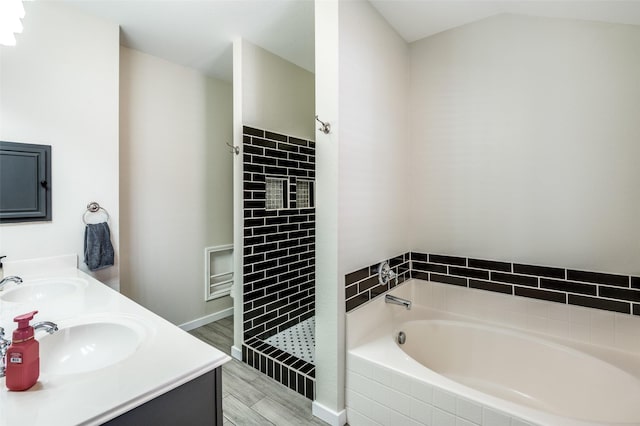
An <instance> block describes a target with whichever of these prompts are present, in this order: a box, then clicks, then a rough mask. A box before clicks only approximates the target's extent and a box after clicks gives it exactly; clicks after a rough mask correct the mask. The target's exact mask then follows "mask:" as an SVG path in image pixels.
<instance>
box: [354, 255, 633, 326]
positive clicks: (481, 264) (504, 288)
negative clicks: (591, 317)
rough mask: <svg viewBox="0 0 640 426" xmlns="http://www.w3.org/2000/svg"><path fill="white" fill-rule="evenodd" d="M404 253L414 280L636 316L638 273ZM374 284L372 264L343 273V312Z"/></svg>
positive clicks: (364, 298) (369, 294)
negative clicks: (636, 275) (593, 270)
mask: <svg viewBox="0 0 640 426" xmlns="http://www.w3.org/2000/svg"><path fill="white" fill-rule="evenodd" d="M404 256H408V258H409V260H410V262H409V263H408V268H409V273H410V276H411V277H412V278H417V279H421V280H426V281H433V282H439V283H444V284H451V285H457V286H462V287H469V288H476V289H481V290H487V291H494V292H498V293H503V294H511V295H515V296H523V297H530V298H534V299H540V300H547V301H552V302H558V303H565V304H571V305H578V306H585V307H589V308H596V309H603V310H607V311H614V312H620V313H625V314H634V315H640V277H633V276H629V275H620V274H609V273H601V272H591V271H579V270H574V269H567V268H557V267H549V266H539V265H527V264H521V263H510V262H504V261H497V260H484V259H473V258H466V257H459V256H445V255H440V254H428V253H415V252H411V253H407V254H405V255H404ZM366 272H369V275H366ZM373 278H375V280H374V279H373ZM407 278H408V277H407ZM356 282H357V284H358V285H359V286H360V285H362V288H360V287H354V283H356ZM366 283H370V284H371V285H372V287H368V286H367V284H366ZM374 283H376V284H377V276H375V277H373V271H372V270H371V267H367V268H363V269H361V270H359V271H356V272H353V273H351V274H347V275H346V276H345V299H346V301H347V303H346V305H347V306H346V308H347V309H346V310H347V312H348V311H350V310H352V309H354V308H356V307H358V306H360V305H361V304H363V303H366V302H368V301H369V300H371V299H373V298H374V297H375V296H377V295H378V294H381V293H384V292H386V291H387V289H384V288H381V289H378V288H376V287H374Z"/></svg>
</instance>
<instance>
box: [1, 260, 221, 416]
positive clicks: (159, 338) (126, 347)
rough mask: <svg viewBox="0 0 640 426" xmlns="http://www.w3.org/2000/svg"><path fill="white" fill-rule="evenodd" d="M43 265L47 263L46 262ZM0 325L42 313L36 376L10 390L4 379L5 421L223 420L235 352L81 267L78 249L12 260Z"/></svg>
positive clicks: (9, 330)
mask: <svg viewBox="0 0 640 426" xmlns="http://www.w3.org/2000/svg"><path fill="white" fill-rule="evenodd" d="M43 265H45V266H46V267H44V268H43V267H42V266H43ZM4 275H5V277H6V276H8V275H18V276H20V277H21V278H22V279H23V282H22V283H21V284H16V283H9V284H7V285H6V286H5V288H4V289H3V291H0V327H3V328H4V330H5V338H7V339H10V338H11V334H12V331H13V330H14V329H15V328H16V323H14V322H13V318H14V317H16V316H18V315H20V314H23V313H26V312H30V311H35V310H37V311H38V314H37V315H36V317H35V318H34V320H33V322H34V323H35V322H40V321H52V322H54V323H55V324H56V325H57V326H58V331H56V332H53V333H51V334H49V333H47V332H46V331H45V330H40V331H36V335H35V338H36V339H37V340H38V341H39V342H40V378H39V379H38V382H37V383H36V384H35V385H34V386H33V387H32V388H30V389H29V390H27V391H23V392H12V391H9V390H7V388H6V386H5V378H4V377H2V378H0V426H12V425H16V424H29V425H47V426H53V425H99V424H108V425H140V424H154V425H172V424H184V425H187V424H191V425H200V424H202V425H216V424H219V425H222V408H221V401H222V399H221V398H222V389H221V366H222V364H224V363H225V362H227V361H228V360H229V359H230V358H229V357H228V356H227V355H226V354H224V353H222V352H221V351H219V350H217V349H215V348H213V347H211V346H209V345H207V344H205V343H203V342H201V341H200V340H198V339H196V338H195V337H193V336H191V335H190V334H188V333H186V332H185V331H183V330H181V329H180V328H178V327H176V326H175V325H173V324H171V323H169V322H168V321H166V320H164V319H162V318H161V317H159V316H158V315H156V314H154V313H152V312H150V311H148V310H147V309H145V308H143V307H142V306H140V305H138V304H136V303H135V302H133V301H131V300H130V299H128V298H126V297H125V296H123V295H121V294H120V293H118V292H116V291H114V290H112V289H110V288H109V287H107V286H106V285H104V284H102V283H101V282H99V281H97V280H95V279H94V278H92V277H91V276H89V275H88V274H86V273H84V272H82V271H80V270H78V269H77V268H76V258H75V256H65V257H60V258H55V259H54V260H53V261H47V262H44V263H43V262H34V263H29V262H27V261H24V262H16V263H15V265H11V266H9V265H7V266H6V267H5V271H4Z"/></svg>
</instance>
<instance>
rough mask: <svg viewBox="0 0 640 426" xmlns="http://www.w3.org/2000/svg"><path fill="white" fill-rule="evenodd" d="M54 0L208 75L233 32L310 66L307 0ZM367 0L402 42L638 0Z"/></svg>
mask: <svg viewBox="0 0 640 426" xmlns="http://www.w3.org/2000/svg"><path fill="white" fill-rule="evenodd" d="M49 1H52V0H49ZM62 1H63V2H64V3H67V4H70V5H72V6H74V7H77V8H80V9H82V10H83V11H85V12H86V13H88V14H91V15H95V16H98V17H101V18H103V19H106V20H108V21H111V22H114V23H116V24H119V25H120V28H121V42H122V44H123V45H125V46H127V47H131V48H134V49H137V50H141V51H143V52H146V53H149V54H151V55H154V56H158V57H161V58H164V59H167V60H169V61H171V62H174V63H178V64H181V65H184V66H187V67H191V68H195V69H198V70H201V71H202V72H204V73H205V74H208V75H211V76H214V77H218V78H222V79H225V80H231V76H232V48H231V44H232V41H233V40H234V39H235V38H237V37H242V38H245V39H246V40H248V41H250V42H252V43H254V44H256V45H259V46H261V47H263V48H265V49H267V50H269V51H270V52H273V53H275V54H276V55H279V56H281V57H282V58H284V59H286V60H288V61H290V62H293V63H294V64H296V65H298V66H300V67H302V68H304V69H307V70H309V71H311V72H313V71H314V17H313V15H314V3H313V1H312V0H62ZM319 1H325V0H319ZM345 1H349V0H345ZM370 2H371V4H372V5H373V6H374V7H375V8H376V9H377V10H378V11H379V12H380V14H381V15H382V16H383V17H384V18H385V19H386V20H387V21H388V22H389V23H390V24H391V26H392V27H394V28H395V30H396V31H397V32H398V34H400V35H401V36H402V37H403V38H404V39H405V40H406V41H407V42H413V41H416V40H419V39H422V38H424V37H428V36H430V35H433V34H436V33H439V32H441V31H445V30H447V29H450V28H455V27H458V26H460V25H464V24H466V23H469V22H473V21H477V20H480V19H484V18H487V17H489V16H493V15H496V14H500V13H513V14H522V15H532V16H543V17H557V18H569V19H584V20H591V21H604V22H614V23H623V24H634V25H640V0H629V1H615V0H597V1H583V0H562V1H561V0H555V1H551V0H547V1H544V0H530V1H519V0H502V1H485V0H475V1H464V0H370Z"/></svg>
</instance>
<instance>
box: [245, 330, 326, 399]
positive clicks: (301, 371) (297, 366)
mask: <svg viewBox="0 0 640 426" xmlns="http://www.w3.org/2000/svg"><path fill="white" fill-rule="evenodd" d="M242 359H243V361H244V362H245V363H246V364H248V365H249V366H251V367H253V368H255V369H256V370H258V371H260V372H262V373H264V374H266V375H267V376H269V377H271V378H272V379H274V380H276V381H277V382H278V383H281V384H283V385H284V386H287V387H288V388H289V389H291V390H293V391H295V392H297V393H299V394H300V395H302V396H304V397H306V398H308V399H310V400H314V399H315V384H316V379H315V366H314V365H313V364H311V363H310V362H307V361H305V360H302V359H300V358H298V357H296V356H294V355H291V354H288V353H286V352H284V351H282V350H281V349H278V348H276V347H274V346H271V345H269V344H267V343H264V342H262V341H261V340H259V339H256V338H253V339H249V340H247V341H245V344H244V345H242Z"/></svg>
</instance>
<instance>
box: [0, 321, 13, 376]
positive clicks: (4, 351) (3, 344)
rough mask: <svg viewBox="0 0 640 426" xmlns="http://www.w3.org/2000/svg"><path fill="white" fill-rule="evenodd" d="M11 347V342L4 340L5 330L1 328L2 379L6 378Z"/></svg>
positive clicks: (0, 366) (0, 363) (0, 367)
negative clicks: (7, 358)
mask: <svg viewBox="0 0 640 426" xmlns="http://www.w3.org/2000/svg"><path fill="white" fill-rule="evenodd" d="M9 345H11V340H8V339H5V338H4V328H2V327H0V377H4V372H5V370H6V366H7V362H6V361H7V360H6V355H7V349H9Z"/></svg>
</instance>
